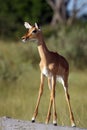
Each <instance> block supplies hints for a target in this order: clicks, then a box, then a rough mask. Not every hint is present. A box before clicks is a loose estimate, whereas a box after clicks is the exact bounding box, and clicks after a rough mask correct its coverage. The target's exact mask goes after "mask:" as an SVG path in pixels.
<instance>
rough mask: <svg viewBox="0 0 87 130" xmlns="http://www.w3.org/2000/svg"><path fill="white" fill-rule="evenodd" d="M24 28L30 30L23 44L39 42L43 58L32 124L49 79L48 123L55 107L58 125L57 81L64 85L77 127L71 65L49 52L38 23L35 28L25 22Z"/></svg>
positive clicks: (73, 124)
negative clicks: (69, 82) (71, 82)
mask: <svg viewBox="0 0 87 130" xmlns="http://www.w3.org/2000/svg"><path fill="white" fill-rule="evenodd" d="M24 26H25V27H26V28H27V29H28V32H27V33H26V34H25V35H24V36H23V37H22V40H23V42H25V41H26V40H28V39H29V40H30V39H36V40H37V41H38V43H37V47H38V51H39V55H40V58H41V61H40V64H39V66H40V70H41V81H40V89H39V95H38V99H37V104H36V108H35V111H34V114H33V117H32V122H35V118H36V116H37V114H38V107H39V104H40V99H41V96H42V93H43V87H44V78H45V77H47V79H48V86H49V89H50V102H49V108H48V113H47V118H46V123H48V122H49V120H50V116H51V108H52V107H53V124H54V125H57V113H56V103H55V86H56V81H59V82H61V83H62V85H63V88H64V91H65V96H66V101H67V104H68V108H69V113H70V120H71V125H72V126H75V121H74V117H73V112H72V109H71V105H70V96H69V93H68V75H69V64H68V62H67V60H66V59H65V58H64V57H63V56H61V55H59V54H58V53H56V52H52V51H49V50H48V48H47V46H46V44H45V41H44V38H43V34H42V31H41V29H40V28H39V27H38V25H37V24H36V23H35V25H34V26H31V25H30V24H29V23H27V22H25V23H24Z"/></svg>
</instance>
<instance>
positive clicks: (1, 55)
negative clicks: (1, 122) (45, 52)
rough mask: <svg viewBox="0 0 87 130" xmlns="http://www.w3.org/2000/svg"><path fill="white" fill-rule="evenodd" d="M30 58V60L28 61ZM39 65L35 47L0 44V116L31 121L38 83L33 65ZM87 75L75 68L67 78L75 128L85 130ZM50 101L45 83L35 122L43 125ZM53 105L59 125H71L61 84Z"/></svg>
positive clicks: (37, 76) (38, 75)
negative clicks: (54, 105) (55, 108)
mask: <svg viewBox="0 0 87 130" xmlns="http://www.w3.org/2000/svg"><path fill="white" fill-rule="evenodd" d="M51 45H52V44H51ZM51 45H50V48H51ZM52 48H53V46H52ZM54 49H55V48H53V50H54ZM32 55H33V56H32ZM37 57H38V58H37ZM32 58H33V60H31V59H32ZM38 61H39V56H38V52H37V49H36V45H35V44H32V45H31V44H30V45H28V44H25V45H24V44H21V43H20V42H19V43H13V42H12V43H5V42H2V41H1V42H0V116H10V117H13V118H19V119H24V120H30V119H31V117H32V114H33V112H34V108H35V104H36V99H37V96H38V89H39V82H40V71H39V67H37V65H36V64H37V62H38ZM33 66H34V67H33ZM86 75H87V70H86V69H85V70H82V71H81V70H77V69H76V68H75V69H73V71H70V76H69V92H70V95H71V104H72V109H73V112H74V116H75V121H76V124H77V126H78V127H85V128H87V87H86V86H87V76H86ZM49 98H50V91H49V89H48V86H47V81H45V86H44V93H43V96H42V99H41V104H40V107H39V113H38V117H37V121H40V122H44V121H45V118H46V114H47V109H48V104H49ZM56 104H57V106H56V107H57V113H58V124H59V125H70V120H69V113H68V108H67V104H66V101H65V96H64V90H63V87H62V86H61V84H57V87H56ZM51 121H52V118H51Z"/></svg>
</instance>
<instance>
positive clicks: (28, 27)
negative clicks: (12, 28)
mask: <svg viewBox="0 0 87 130" xmlns="http://www.w3.org/2000/svg"><path fill="white" fill-rule="evenodd" d="M24 26H25V28H27V29H30V28H31V27H32V26H31V25H30V24H29V23H27V22H24Z"/></svg>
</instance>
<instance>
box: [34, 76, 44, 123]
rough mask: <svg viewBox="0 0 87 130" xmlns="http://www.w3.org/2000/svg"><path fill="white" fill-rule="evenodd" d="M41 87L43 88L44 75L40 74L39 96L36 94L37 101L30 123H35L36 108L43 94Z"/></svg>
mask: <svg viewBox="0 0 87 130" xmlns="http://www.w3.org/2000/svg"><path fill="white" fill-rule="evenodd" d="M43 86H44V75H43V74H42V73H41V82H40V88H39V94H38V99H37V104H36V108H35V111H34V114H33V117H32V122H35V118H36V116H37V114H38V107H39V104H40V99H41V96H42V93H43Z"/></svg>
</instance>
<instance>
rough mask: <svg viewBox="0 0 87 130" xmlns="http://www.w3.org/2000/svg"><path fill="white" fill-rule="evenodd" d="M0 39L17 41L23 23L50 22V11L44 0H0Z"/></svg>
mask: <svg viewBox="0 0 87 130" xmlns="http://www.w3.org/2000/svg"><path fill="white" fill-rule="evenodd" d="M0 3H1V6H0V37H1V38H3V37H4V38H8V39H9V38H13V39H15V40H18V39H19V36H20V32H22V31H23V23H24V21H29V22H30V23H35V22H38V23H39V24H44V23H47V22H49V21H50V20H51V17H52V10H51V9H50V7H49V6H48V5H47V3H46V1H44V0H25V1H21V0H12V1H11V0H6V1H5V2H4V1H3V0H0Z"/></svg>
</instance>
